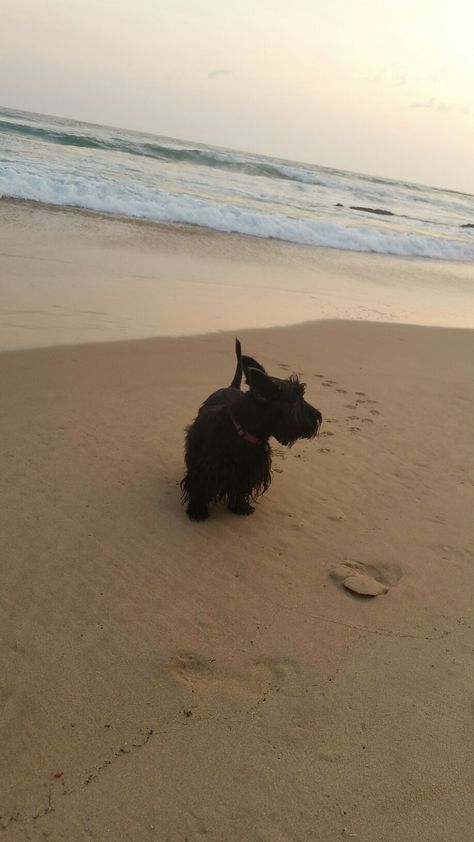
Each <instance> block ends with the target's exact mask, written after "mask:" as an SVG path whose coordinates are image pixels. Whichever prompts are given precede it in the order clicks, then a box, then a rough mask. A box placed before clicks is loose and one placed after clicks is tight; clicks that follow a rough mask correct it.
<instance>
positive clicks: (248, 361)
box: [242, 354, 266, 386]
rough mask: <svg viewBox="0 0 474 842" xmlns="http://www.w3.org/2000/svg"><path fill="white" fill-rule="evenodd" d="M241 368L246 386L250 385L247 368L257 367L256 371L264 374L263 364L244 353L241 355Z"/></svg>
mask: <svg viewBox="0 0 474 842" xmlns="http://www.w3.org/2000/svg"><path fill="white" fill-rule="evenodd" d="M242 368H243V370H244V374H245V382H246V384H247V386H250V377H249V369H251V368H256V369H258V371H263V373H264V374H266V371H265V369H264V367H263V365H260V363H258V362H257V360H254V358H253V357H247V355H246V354H244V355H243V356H242Z"/></svg>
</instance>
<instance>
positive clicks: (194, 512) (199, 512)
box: [186, 499, 209, 520]
mask: <svg viewBox="0 0 474 842" xmlns="http://www.w3.org/2000/svg"><path fill="white" fill-rule="evenodd" d="M186 514H187V515H188V516H189V518H190V519H191V520H207V518H208V517H209V509H208V508H207V504H206V503H203V502H202V500H199V499H196V500H193V499H191V500H190V501H189V503H188V505H187V507H186Z"/></svg>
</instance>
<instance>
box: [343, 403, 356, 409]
mask: <svg viewBox="0 0 474 842" xmlns="http://www.w3.org/2000/svg"><path fill="white" fill-rule="evenodd" d="M345 406H346V409H358V408H359V407H358V406H357V404H356V403H346V405H345Z"/></svg>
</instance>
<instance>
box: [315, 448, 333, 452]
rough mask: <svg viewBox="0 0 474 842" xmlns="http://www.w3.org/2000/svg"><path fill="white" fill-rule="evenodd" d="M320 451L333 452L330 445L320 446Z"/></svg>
mask: <svg viewBox="0 0 474 842" xmlns="http://www.w3.org/2000/svg"><path fill="white" fill-rule="evenodd" d="M318 453H332V450H331V448H330V447H318Z"/></svg>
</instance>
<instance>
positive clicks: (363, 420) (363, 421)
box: [362, 418, 374, 424]
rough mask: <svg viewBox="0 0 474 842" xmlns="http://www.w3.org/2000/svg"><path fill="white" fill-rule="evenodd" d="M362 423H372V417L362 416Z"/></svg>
mask: <svg viewBox="0 0 474 842" xmlns="http://www.w3.org/2000/svg"><path fill="white" fill-rule="evenodd" d="M362 423H363V424H373V423H374V419H373V418H362Z"/></svg>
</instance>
